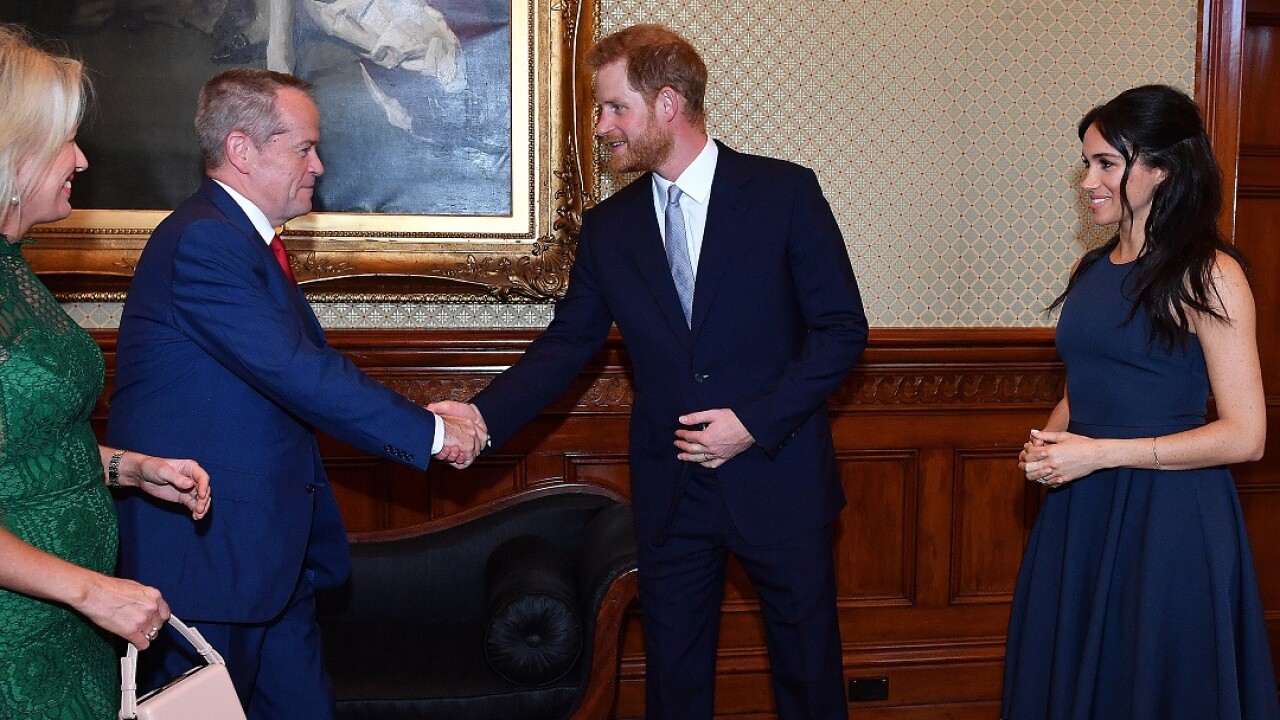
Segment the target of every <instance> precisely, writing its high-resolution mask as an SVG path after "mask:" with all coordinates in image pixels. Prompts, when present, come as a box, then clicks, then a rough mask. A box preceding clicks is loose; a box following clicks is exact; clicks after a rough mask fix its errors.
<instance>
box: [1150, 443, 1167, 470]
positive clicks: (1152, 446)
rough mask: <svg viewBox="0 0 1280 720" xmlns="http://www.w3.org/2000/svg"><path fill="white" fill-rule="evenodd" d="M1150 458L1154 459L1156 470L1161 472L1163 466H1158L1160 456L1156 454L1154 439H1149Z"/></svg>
mask: <svg viewBox="0 0 1280 720" xmlns="http://www.w3.org/2000/svg"><path fill="white" fill-rule="evenodd" d="M1151 457H1153V458H1155V459H1156V469H1157V470H1163V469H1164V466H1163V465H1161V464H1160V455H1159V453H1157V452H1156V439H1155V438H1151Z"/></svg>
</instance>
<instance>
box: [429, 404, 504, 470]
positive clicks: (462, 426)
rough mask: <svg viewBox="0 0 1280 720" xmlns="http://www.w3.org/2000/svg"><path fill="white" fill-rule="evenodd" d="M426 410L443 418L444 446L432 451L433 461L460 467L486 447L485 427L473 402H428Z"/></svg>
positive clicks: (486, 432)
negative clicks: (442, 461) (433, 454)
mask: <svg viewBox="0 0 1280 720" xmlns="http://www.w3.org/2000/svg"><path fill="white" fill-rule="evenodd" d="M427 410H430V411H431V412H433V413H435V414H436V415H437V416H438V417H439V418H440V419H441V420H442V421H444V446H443V447H441V448H440V452H438V453H436V454H435V457H436V459H437V460H444V461H445V462H447V463H449V464H450V465H452V466H453V467H455V468H458V469H459V470H461V469H462V468H465V467H467V466H468V465H470V464H471V463H472V461H473V460H475V459H476V456H477V455H479V454H480V451H482V450H484V449H485V448H486V447H488V446H489V428H488V427H487V426H486V425H485V424H484V418H483V417H481V416H480V410H479V409H477V408H476V406H475V405H472V404H471V403H460V402H456V401H453V400H442V401H440V402H437V403H431V404H430V405H428V406H427Z"/></svg>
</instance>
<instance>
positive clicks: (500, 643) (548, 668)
mask: <svg viewBox="0 0 1280 720" xmlns="http://www.w3.org/2000/svg"><path fill="white" fill-rule="evenodd" d="M484 586H485V605H486V607H487V609H488V615H487V617H488V622H487V624H486V626H485V627H486V631H485V659H486V660H487V661H488V663H489V667H490V668H492V669H493V671H494V672H495V673H497V674H498V675H500V676H501V677H503V678H505V679H507V680H509V681H510V682H513V683H516V684H520V685H543V684H545V683H550V682H554V681H555V680H558V679H559V678H561V677H563V676H564V675H565V674H566V673H568V672H569V670H570V669H572V668H573V666H574V663H575V662H576V661H577V659H578V655H579V653H581V651H582V620H581V614H580V612H579V609H578V601H577V600H578V597H577V588H576V584H575V580H574V575H573V571H572V568H571V565H570V563H569V559H568V558H567V557H566V556H565V553H564V552H563V551H561V550H560V549H559V548H558V547H556V545H555V544H554V543H552V542H551V541H550V540H547V539H546V538H545V537H542V536H540V535H521V536H517V537H514V538H511V539H510V540H508V541H506V542H504V543H503V544H502V545H499V546H498V547H497V548H495V549H494V551H493V554H491V555H490V556H489V560H488V562H487V563H486V564H485V582H484Z"/></svg>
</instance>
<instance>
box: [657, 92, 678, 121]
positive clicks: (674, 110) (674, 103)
mask: <svg viewBox="0 0 1280 720" xmlns="http://www.w3.org/2000/svg"><path fill="white" fill-rule="evenodd" d="M655 104H656V105H657V111H658V114H659V117H661V118H662V119H663V120H666V121H667V122H671V121H672V120H674V119H675V117H676V116H677V115H679V114H680V112H681V110H682V106H683V105H684V98H682V97H680V94H679V93H677V92H676V91H675V90H674V89H672V88H671V87H669V86H668V87H663V88H662V89H661V90H659V91H658V99H657V101H656V103H655Z"/></svg>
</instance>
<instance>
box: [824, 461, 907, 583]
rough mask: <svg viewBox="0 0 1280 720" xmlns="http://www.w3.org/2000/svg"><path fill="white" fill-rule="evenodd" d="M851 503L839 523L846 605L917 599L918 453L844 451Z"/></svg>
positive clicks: (838, 558) (839, 570)
mask: <svg viewBox="0 0 1280 720" xmlns="http://www.w3.org/2000/svg"><path fill="white" fill-rule="evenodd" d="M839 463H840V476H841V480H842V483H843V485H844V493H845V499H846V500H847V501H848V504H847V505H846V506H845V508H844V510H843V511H841V513H840V517H839V518H838V519H837V520H836V526H835V547H836V551H835V563H836V595H837V597H838V599H839V603H840V605H841V606H842V607H854V606H860V605H861V606H874V605H887V606H893V605H911V604H912V603H914V602H915V579H916V571H915V558H916V552H915V550H916V528H917V526H918V523H917V522H916V496H917V488H918V486H919V480H918V470H917V468H918V463H917V461H916V454H915V453H913V452H904V451H898V452H878V451H875V450H869V451H864V452H842V453H840V455H839Z"/></svg>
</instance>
